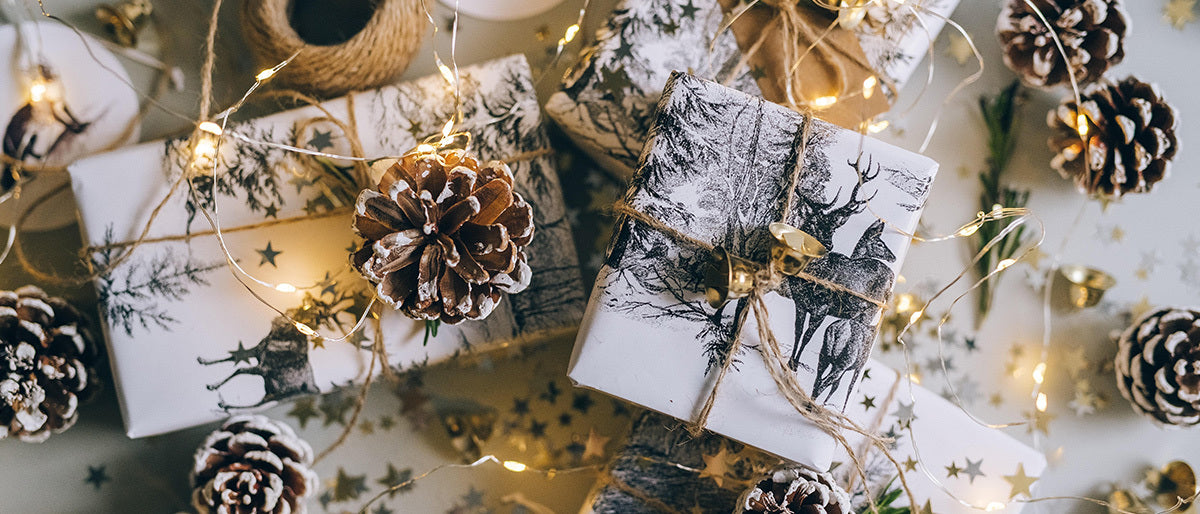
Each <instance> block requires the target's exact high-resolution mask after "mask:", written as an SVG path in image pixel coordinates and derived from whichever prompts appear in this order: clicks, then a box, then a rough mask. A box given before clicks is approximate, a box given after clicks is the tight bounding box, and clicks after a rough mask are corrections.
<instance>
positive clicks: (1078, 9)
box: [996, 0, 1128, 88]
mask: <svg viewBox="0 0 1200 514" xmlns="http://www.w3.org/2000/svg"><path fill="white" fill-rule="evenodd" d="M1025 1H1026V0H1005V1H1004V8H1003V9H1002V10H1001V11H1000V19H999V20H998V21H997V22H996V34H997V35H998V36H999V37H1000V46H1001V47H1002V48H1003V50H1004V63H1005V64H1007V65H1008V67H1009V68H1012V70H1013V71H1014V72H1016V73H1017V75H1018V76H1020V77H1021V80H1023V81H1024V82H1025V83H1026V84H1029V85H1031V86H1035V87H1043V88H1044V87H1051V86H1055V85H1059V84H1070V78H1069V76H1068V74H1067V63H1070V66H1071V69H1072V70H1073V71H1074V72H1075V80H1076V81H1078V82H1079V83H1080V84H1089V83H1092V82H1095V81H1097V80H1100V78H1101V77H1102V76H1104V72H1105V71H1108V69H1109V68H1110V67H1111V66H1113V65H1115V64H1117V63H1120V62H1121V60H1122V59H1124V58H1125V43H1124V40H1125V32H1126V29H1127V28H1128V22H1127V21H1126V20H1127V19H1128V17H1127V16H1126V15H1125V7H1124V5H1123V4H1122V1H1123V0H1034V1H1033V3H1034V4H1035V5H1037V8H1038V10H1040V11H1041V12H1042V15H1043V16H1045V17H1046V21H1049V22H1050V23H1049V24H1050V26H1051V27H1053V28H1054V33H1055V34H1057V35H1058V38H1059V40H1060V41H1061V42H1062V46H1063V50H1065V53H1066V55H1067V59H1066V60H1065V61H1064V60H1063V53H1062V52H1060V51H1059V49H1058V45H1056V44H1055V43H1054V38H1052V37H1051V36H1050V31H1049V30H1047V29H1046V24H1044V23H1042V20H1041V18H1039V17H1038V15H1037V13H1036V12H1035V11H1034V10H1033V9H1030V8H1029V5H1028V4H1026V3H1025Z"/></svg>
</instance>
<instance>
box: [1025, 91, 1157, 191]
mask: <svg viewBox="0 0 1200 514" xmlns="http://www.w3.org/2000/svg"><path fill="white" fill-rule="evenodd" d="M1082 100H1083V109H1079V108H1077V107H1076V104H1075V100H1074V99H1073V98H1071V97H1068V98H1067V99H1066V100H1064V101H1063V103H1062V104H1060V105H1059V106H1058V108H1057V109H1055V110H1052V111H1050V112H1049V114H1048V115H1047V117H1046V123H1047V124H1049V125H1050V128H1052V129H1055V130H1054V131H1055V134H1054V135H1052V136H1050V141H1049V143H1050V149H1051V150H1054V151H1055V152H1057V155H1055V156H1054V159H1053V160H1052V161H1051V163H1050V164H1051V166H1053V167H1054V169H1056V170H1058V172H1059V173H1060V174H1061V175H1062V176H1063V177H1064V178H1070V179H1073V180H1074V181H1075V185H1077V186H1079V189H1080V191H1082V192H1084V193H1087V194H1088V195H1091V196H1097V197H1105V198H1118V197H1120V196H1121V195H1123V194H1125V193H1145V192H1149V191H1150V188H1151V187H1153V186H1154V183H1155V182H1158V181H1159V180H1162V179H1163V178H1164V177H1166V175H1167V168H1168V165H1169V164H1170V162H1171V160H1172V159H1174V158H1175V152H1176V149H1177V148H1176V147H1177V141H1176V136H1175V123H1176V122H1175V110H1174V109H1173V108H1172V107H1171V105H1170V104H1169V103H1167V101H1166V100H1165V99H1163V97H1162V94H1160V93H1159V91H1158V87H1157V86H1154V85H1152V84H1147V83H1145V82H1142V81H1139V80H1138V79H1136V78H1133V77H1129V78H1126V79H1125V80H1122V81H1120V82H1117V83H1115V84H1114V83H1110V82H1108V81H1107V80H1106V81H1101V82H1097V83H1095V84H1092V85H1090V86H1088V87H1086V88H1084V90H1083V91H1082ZM1080 112H1082V114H1084V115H1085V116H1086V117H1087V129H1086V130H1085V133H1086V137H1087V140H1088V144H1087V147H1086V149H1085V145H1084V144H1083V139H1082V138H1081V137H1080V132H1079V128H1078V121H1079V114H1080Z"/></svg>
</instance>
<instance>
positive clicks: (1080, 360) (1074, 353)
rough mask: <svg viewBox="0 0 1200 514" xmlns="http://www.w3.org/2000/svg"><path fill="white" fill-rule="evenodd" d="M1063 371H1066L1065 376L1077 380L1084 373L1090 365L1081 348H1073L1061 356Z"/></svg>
mask: <svg viewBox="0 0 1200 514" xmlns="http://www.w3.org/2000/svg"><path fill="white" fill-rule="evenodd" d="M1062 360H1063V369H1065V370H1066V371H1067V376H1069V377H1071V378H1075V379H1077V378H1079V377H1080V376H1081V375H1082V374H1083V372H1084V371H1086V370H1087V369H1088V367H1089V366H1091V365H1092V363H1091V362H1090V361H1088V359H1087V355H1085V351H1084V348H1083V346H1082V345H1081V346H1074V347H1072V348H1070V349H1068V350H1066V351H1064V352H1063V354H1062Z"/></svg>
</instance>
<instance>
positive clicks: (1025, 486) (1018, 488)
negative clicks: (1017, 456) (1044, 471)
mask: <svg viewBox="0 0 1200 514" xmlns="http://www.w3.org/2000/svg"><path fill="white" fill-rule="evenodd" d="M1037 479H1038V477H1031V476H1029V475H1026V474H1025V463H1024V462H1021V463H1018V464H1017V472H1016V473H1013V474H1011V475H1004V480H1005V481H1007V482H1008V483H1009V485H1011V486H1012V491H1010V492H1009V493H1008V499H1010V500H1011V499H1013V498H1016V497H1017V495H1018V494H1024V495H1025V496H1027V497H1029V498H1032V497H1033V492H1032V491H1030V490H1029V487H1030V486H1032V485H1033V483H1034V482H1037Z"/></svg>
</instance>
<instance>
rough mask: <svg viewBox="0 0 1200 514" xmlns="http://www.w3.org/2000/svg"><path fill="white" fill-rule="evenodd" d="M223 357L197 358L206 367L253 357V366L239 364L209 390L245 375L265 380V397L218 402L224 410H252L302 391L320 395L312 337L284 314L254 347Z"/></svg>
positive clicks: (209, 387)
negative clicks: (311, 355)
mask: <svg viewBox="0 0 1200 514" xmlns="http://www.w3.org/2000/svg"><path fill="white" fill-rule="evenodd" d="M229 353H230V355H229V356H228V357H225V358H223V359H212V360H207V359H204V358H197V359H196V360H197V361H198V362H200V364H203V365H205V366H209V365H213V364H218V363H222V362H233V363H234V365H235V366H236V365H237V364H238V363H239V362H242V361H246V362H248V361H249V360H251V359H253V360H254V361H255V363H254V365H253V366H246V367H239V368H236V369H234V370H233V372H232V373H230V374H229V376H227V377H225V378H224V379H223V380H221V381H220V382H216V383H213V384H209V385H208V386H207V388H208V390H209V391H217V390H219V389H220V388H221V386H223V385H225V384H226V383H227V382H229V381H230V380H233V379H234V378H235V377H238V376H241V375H257V376H259V377H262V380H263V396H262V399H260V400H259V401H258V402H257V403H253V404H250V405H230V404H228V403H225V400H220V401H219V402H218V404H217V406H218V407H220V408H221V409H223V410H230V409H252V408H255V407H260V406H262V405H265V404H267V403H270V402H274V401H278V400H282V399H285V398H289V397H291V396H295V395H299V394H316V393H319V392H321V391H320V390H319V389H318V388H317V383H316V379H315V378H314V377H313V369H312V365H311V364H310V363H309V360H308V336H306V335H304V334H303V333H301V332H300V330H298V329H297V328H296V326H295V325H294V324H293V323H292V322H291V321H289V320H288V319H287V318H285V317H283V316H279V317H277V318H275V319H274V321H272V322H271V331H270V332H269V333H268V334H267V336H266V337H264V338H262V340H261V341H259V343H258V344H257V345H255V346H253V347H251V348H247V349H245V350H242V349H241V348H240V345H239V349H238V350H235V351H232V352H229Z"/></svg>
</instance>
